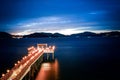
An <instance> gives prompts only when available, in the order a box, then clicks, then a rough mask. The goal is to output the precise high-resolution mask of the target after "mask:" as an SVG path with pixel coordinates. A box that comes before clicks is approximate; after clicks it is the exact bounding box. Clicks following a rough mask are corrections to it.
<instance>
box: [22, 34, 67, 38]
mask: <svg viewBox="0 0 120 80" xmlns="http://www.w3.org/2000/svg"><path fill="white" fill-rule="evenodd" d="M41 37H65V35H63V34H60V33H54V34H52V33H33V34H29V35H25V36H23V38H41Z"/></svg>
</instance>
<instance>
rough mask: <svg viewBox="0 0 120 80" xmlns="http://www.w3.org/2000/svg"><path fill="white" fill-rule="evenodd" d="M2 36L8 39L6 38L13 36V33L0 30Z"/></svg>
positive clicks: (0, 36)
mask: <svg viewBox="0 0 120 80" xmlns="http://www.w3.org/2000/svg"><path fill="white" fill-rule="evenodd" d="M0 38H2V39H4V38H5V39H6V38H12V35H11V34H9V33H6V32H0Z"/></svg>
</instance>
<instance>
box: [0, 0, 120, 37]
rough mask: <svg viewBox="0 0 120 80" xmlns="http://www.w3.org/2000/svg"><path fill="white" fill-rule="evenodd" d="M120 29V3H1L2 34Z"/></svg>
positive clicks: (20, 0) (79, 0)
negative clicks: (3, 32)
mask: <svg viewBox="0 0 120 80" xmlns="http://www.w3.org/2000/svg"><path fill="white" fill-rule="evenodd" d="M111 30H120V1H119V0H0V31H5V32H9V33H12V34H22V35H24V34H30V33H34V32H51V33H55V32H59V33H63V34H73V33H79V32H84V31H93V32H104V31H111Z"/></svg>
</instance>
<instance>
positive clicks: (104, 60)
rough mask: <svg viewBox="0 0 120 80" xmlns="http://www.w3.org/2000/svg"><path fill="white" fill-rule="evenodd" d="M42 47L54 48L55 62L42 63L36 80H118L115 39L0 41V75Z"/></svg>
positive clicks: (119, 47) (119, 49) (119, 56)
mask: <svg viewBox="0 0 120 80" xmlns="http://www.w3.org/2000/svg"><path fill="white" fill-rule="evenodd" d="M42 43H47V44H48V45H54V46H56V49H55V53H54V54H55V61H54V62H46V63H42V64H41V65H42V66H41V67H40V71H39V72H38V75H37V76H36V79H35V80H109V79H112V80H120V38H117V37H82V38H79V37H78V38H69V37H58V38H21V39H0V74H1V75H2V73H6V70H7V69H11V68H12V67H13V66H14V64H15V63H16V62H17V61H18V60H21V59H22V57H23V56H25V55H27V54H28V52H27V48H28V47H30V46H35V47H37V44H42Z"/></svg>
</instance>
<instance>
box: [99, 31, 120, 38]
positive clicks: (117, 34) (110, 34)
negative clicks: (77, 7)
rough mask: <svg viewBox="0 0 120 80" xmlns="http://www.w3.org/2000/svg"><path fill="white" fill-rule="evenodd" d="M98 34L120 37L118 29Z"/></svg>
mask: <svg viewBox="0 0 120 80" xmlns="http://www.w3.org/2000/svg"><path fill="white" fill-rule="evenodd" d="M99 35H100V36H105V37H120V32H118V31H112V32H104V33H100V34H99Z"/></svg>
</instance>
